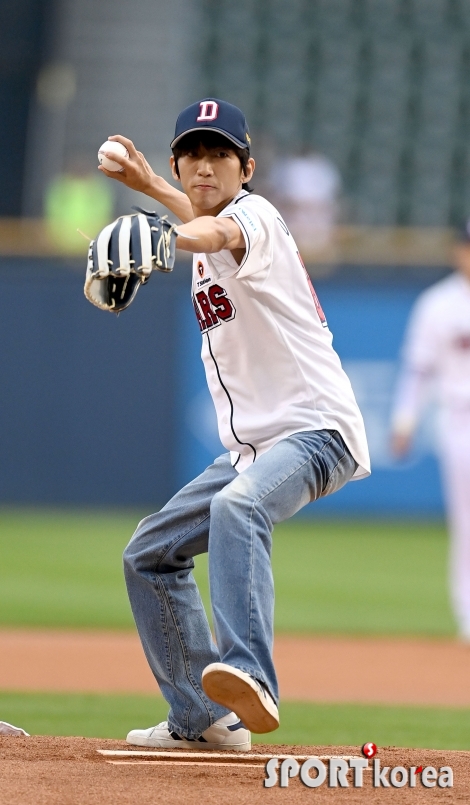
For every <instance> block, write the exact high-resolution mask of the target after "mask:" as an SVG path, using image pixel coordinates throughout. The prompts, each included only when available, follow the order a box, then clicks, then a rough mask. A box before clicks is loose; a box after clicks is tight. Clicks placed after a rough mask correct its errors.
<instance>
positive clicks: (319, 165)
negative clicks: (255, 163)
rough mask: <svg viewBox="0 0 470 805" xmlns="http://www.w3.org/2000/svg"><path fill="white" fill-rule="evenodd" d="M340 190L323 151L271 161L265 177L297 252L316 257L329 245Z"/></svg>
mask: <svg viewBox="0 0 470 805" xmlns="http://www.w3.org/2000/svg"><path fill="white" fill-rule="evenodd" d="M340 192H341V176H340V174H339V171H338V168H337V167H336V165H335V164H334V163H333V162H332V161H331V160H330V159H328V157H326V156H324V154H320V153H319V152H316V151H308V152H306V153H302V154H298V155H290V156H287V157H282V158H280V159H278V160H276V161H275V162H274V165H273V166H272V169H271V172H270V177H269V196H270V198H271V199H272V200H273V203H274V204H275V205H276V206H277V208H278V209H279V211H280V213H281V214H282V216H283V218H284V220H285V222H286V224H287V226H288V227H289V229H290V231H291V233H292V237H293V238H294V240H295V242H296V244H297V246H298V247H299V250H300V252H301V254H305V255H309V256H314V255H315V256H316V255H319V254H322V253H324V252H325V251H326V250H328V249H329V248H330V247H331V245H332V242H333V236H334V231H335V227H336V224H337V220H338V215H339V195H340Z"/></svg>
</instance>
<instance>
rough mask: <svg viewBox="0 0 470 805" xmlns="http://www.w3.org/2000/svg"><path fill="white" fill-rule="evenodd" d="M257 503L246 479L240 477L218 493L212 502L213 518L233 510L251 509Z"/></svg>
mask: <svg viewBox="0 0 470 805" xmlns="http://www.w3.org/2000/svg"><path fill="white" fill-rule="evenodd" d="M255 503H256V501H255V498H254V495H253V492H252V489H251V486H250V484H249V483H248V481H247V479H246V477H244V476H243V475H239V476H238V477H237V478H235V479H234V480H233V481H232V482H231V483H230V484H227V486H224V488H223V489H221V490H220V492H217V493H216V494H215V495H214V497H213V498H212V502H211V517H212V516H213V515H214V514H219V513H221V514H223V513H224V512H228V511H230V510H233V509H240V508H249V509H251V508H252V506H253V505H254V504H255Z"/></svg>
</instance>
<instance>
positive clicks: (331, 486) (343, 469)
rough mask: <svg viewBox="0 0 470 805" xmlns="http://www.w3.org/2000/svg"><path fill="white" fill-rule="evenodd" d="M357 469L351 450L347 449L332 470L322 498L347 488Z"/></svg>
mask: <svg viewBox="0 0 470 805" xmlns="http://www.w3.org/2000/svg"><path fill="white" fill-rule="evenodd" d="M357 467H358V464H357V462H356V461H355V460H354V459H353V457H352V455H351V453H350V452H349V450H347V449H346V451H345V453H344V455H343V456H341V458H340V459H339V461H338V463H337V465H336V467H335V468H334V469H333V470H332V472H331V474H330V477H329V478H328V481H327V482H326V484H325V488H324V489H323V492H322V494H321V497H322V498H324V497H326V496H327V495H332V494H333V492H337V491H338V490H339V489H341V488H342V487H343V486H345V484H347V482H348V481H350V480H351V478H352V477H353V475H354V473H355V472H356V470H357Z"/></svg>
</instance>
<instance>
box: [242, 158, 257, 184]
mask: <svg viewBox="0 0 470 805" xmlns="http://www.w3.org/2000/svg"><path fill="white" fill-rule="evenodd" d="M255 167H256V163H255V160H254V159H253V157H250V158H249V160H248V163H247V166H246V170H245V171H243V173H242V181H243V184H245V183H246V182H249V181H250V180H251V178H252V176H253V174H254V172H255Z"/></svg>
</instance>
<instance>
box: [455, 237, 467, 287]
mask: <svg viewBox="0 0 470 805" xmlns="http://www.w3.org/2000/svg"><path fill="white" fill-rule="evenodd" d="M453 256H454V265H455V267H456V269H457V271H460V273H461V274H463V275H464V276H465V277H467V279H469V280H470V243H457V244H456V245H455V246H454V255H453Z"/></svg>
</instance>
